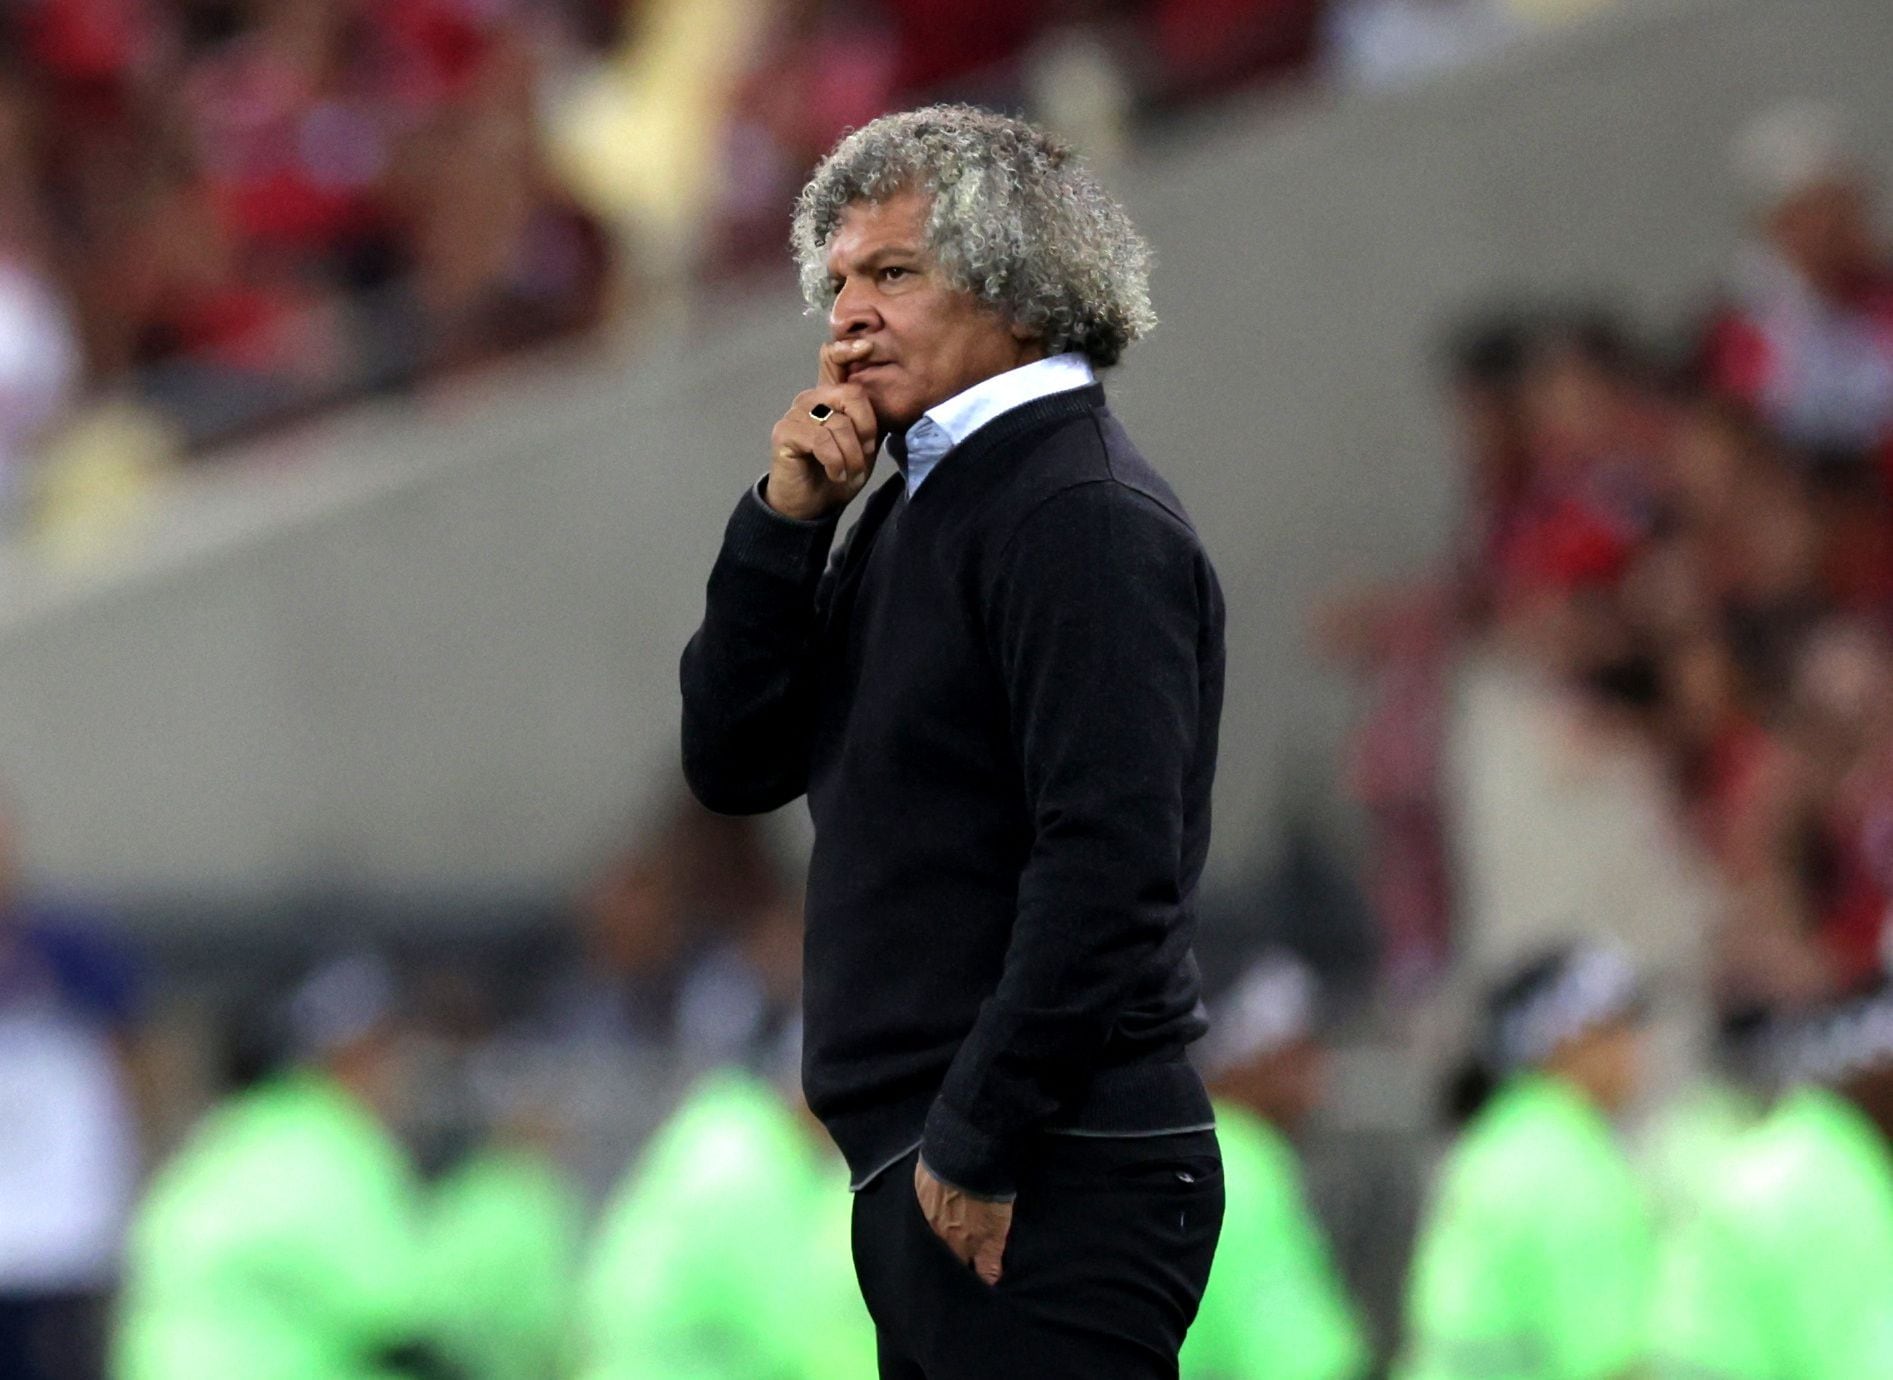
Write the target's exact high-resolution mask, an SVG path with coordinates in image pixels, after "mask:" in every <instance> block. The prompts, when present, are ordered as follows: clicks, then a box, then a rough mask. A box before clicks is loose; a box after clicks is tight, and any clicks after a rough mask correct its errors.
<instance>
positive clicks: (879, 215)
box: [828, 192, 932, 272]
mask: <svg viewBox="0 0 1893 1380" xmlns="http://www.w3.org/2000/svg"><path fill="white" fill-rule="evenodd" d="M931 209H932V199H931V198H929V197H928V196H926V195H925V194H924V193H922V192H896V193H895V194H894V195H893V196H890V197H888V198H887V199H886V200H883V201H853V202H850V203H848V205H847V206H845V207H843V208H842V212H841V215H840V216H839V217H838V218H837V220H836V222H835V233H834V235H833V236H831V237H830V238H829V241H828V268H829V271H830V272H835V271H837V270H839V269H841V268H844V267H847V266H849V265H852V264H857V263H860V262H861V261H863V260H865V259H868V258H871V257H872V256H873V255H875V254H877V253H883V252H888V251H892V250H896V249H905V250H923V249H925V248H926V245H927V213H928V212H929V211H930V210H931Z"/></svg>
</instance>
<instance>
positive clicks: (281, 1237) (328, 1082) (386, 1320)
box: [112, 956, 451, 1380]
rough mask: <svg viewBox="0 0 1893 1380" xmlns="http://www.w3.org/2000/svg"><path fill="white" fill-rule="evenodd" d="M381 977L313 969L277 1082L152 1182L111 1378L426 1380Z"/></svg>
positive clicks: (390, 988)
mask: <svg viewBox="0 0 1893 1380" xmlns="http://www.w3.org/2000/svg"><path fill="white" fill-rule="evenodd" d="M400 1010H401V994H400V991H399V988H398V986H397V983H396V980H395V977H394V974H393V972H392V971H391V969H390V968H389V967H388V966H387V965H386V964H385V963H384V962H382V961H381V960H379V959H376V958H373V957H369V956H356V957H349V958H342V959H337V960H334V961H333V962H331V963H328V964H326V965H324V966H322V967H320V968H318V969H317V970H316V971H315V972H314V973H313V974H312V975H311V976H309V977H308V978H307V979H306V980H305V981H304V982H303V983H302V984H301V985H300V986H299V987H298V988H297V989H296V991H295V992H294V994H293V995H292V996H291V997H290V999H289V1001H288V1003H287V1006H286V1008H285V1009H284V1010H283V1011H282V1013H281V1019H282V1025H281V1034H282V1037H283V1041H284V1051H283V1052H284V1056H285V1058H284V1066H283V1069H282V1071H281V1072H280V1073H277V1074H274V1075H271V1076H269V1077H267V1078H265V1079H264V1081H263V1082H261V1083H259V1084H257V1085H256V1086H254V1087H252V1088H249V1089H246V1090H244V1091H240V1092H238V1093H236V1094H234V1095H233V1096H232V1097H231V1098H230V1099H229V1100H228V1101H227V1102H226V1103H225V1104H224V1105H223V1106H221V1107H219V1108H217V1109H216V1110H214V1111H213V1112H212V1113H211V1114H210V1116H209V1117H208V1118H207V1119H206V1120H205V1121H204V1123H203V1124H202V1125H201V1126H200V1127H199V1128H198V1129H197V1130H196V1132H195V1133H193V1135H192V1137H191V1139H190V1140H189V1141H188V1142H187V1143H186V1144H185V1146H184V1147H183V1148H182V1149H181V1150H180V1151H179V1152H178V1153H177V1155H176V1156H175V1157H174V1158H172V1160H171V1161H170V1162H169V1163H168V1164H166V1165H165V1166H164V1167H163V1168H162V1169H160V1170H159V1172H158V1174H157V1177H156V1178H155V1179H154V1181H153V1183H152V1185H151V1188H150V1189H149V1191H148V1193H147V1196H146V1198H145V1200H144V1202H143V1203H142V1204H141V1205H140V1207H139V1210H138V1217H137V1222H136V1224H135V1226H134V1228H133V1232H132V1239H131V1244H130V1247H129V1251H128V1255H127V1270H126V1273H127V1278H126V1284H125V1297H124V1300H123V1302H122V1304H121V1317H120V1320H119V1326H118V1335H117V1339H116V1344H115V1348H114V1361H113V1367H112V1370H113V1374H114V1375H117V1376H122V1377H124V1380H170V1378H171V1377H178V1378H179V1380H182V1377H184V1376H205V1375H280V1376H284V1377H299V1376H307V1377H309V1378H310V1380H315V1377H317V1376H320V1377H324V1380H358V1378H359V1380H395V1377H435V1376H442V1375H447V1374H450V1373H451V1372H449V1371H447V1370H445V1369H443V1362H442V1361H441V1359H440V1354H439V1350H438V1346H437V1344H436V1342H435V1339H434V1338H433V1337H432V1336H431V1335H430V1329H429V1325H428V1319H427V1316H426V1309H425V1304H426V1298H425V1290H424V1284H423V1281H424V1271H423V1260H424V1257H423V1254H422V1249H423V1248H422V1235H421V1232H422V1215H421V1214H422V1204H421V1196H420V1183H419V1179H418V1176H417V1174H416V1170H415V1166H414V1165H413V1163H412V1161H411V1159H410V1157H409V1155H408V1153H407V1151H406V1149H405V1147H404V1146H403V1145H402V1144H401V1143H400V1141H399V1140H397V1138H396V1136H395V1133H394V1130H393V1123H394V1122H395V1121H396V1119H397V1118H398V1117H399V1115H400V1112H401V1109H402V1107H403V1106H404V1105H405V1102H406V1099H407V1098H408V1096H409V1095H410V1092H411V1089H410V1088H409V1087H408V1086H407V1085H406V1083H405V1076H406V1072H407V1068H408V1064H407V1059H406V1053H407V1051H406V1050H405V1049H404V1047H403V1031H402V1023H401V1017H400Z"/></svg>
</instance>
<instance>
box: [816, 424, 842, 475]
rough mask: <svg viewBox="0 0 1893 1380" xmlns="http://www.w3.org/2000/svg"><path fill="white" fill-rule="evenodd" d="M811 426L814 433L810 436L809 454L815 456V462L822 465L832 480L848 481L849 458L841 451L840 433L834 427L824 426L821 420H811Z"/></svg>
mask: <svg viewBox="0 0 1893 1380" xmlns="http://www.w3.org/2000/svg"><path fill="white" fill-rule="evenodd" d="M809 426H810V427H811V428H813V430H814V435H812V436H810V437H809V442H808V450H809V454H810V455H811V456H813V457H814V459H815V463H816V464H818V465H820V466H821V467H822V470H823V472H825V473H826V474H827V475H828V477H829V479H830V480H832V481H833V482H834V483H836V484H845V483H847V482H848V458H847V456H845V455H843V454H842V453H841V439H840V436H839V434H838V433H837V432H836V431H835V430H834V429H833V428H830V427H825V426H822V425H821V424H820V423H819V422H810V423H809Z"/></svg>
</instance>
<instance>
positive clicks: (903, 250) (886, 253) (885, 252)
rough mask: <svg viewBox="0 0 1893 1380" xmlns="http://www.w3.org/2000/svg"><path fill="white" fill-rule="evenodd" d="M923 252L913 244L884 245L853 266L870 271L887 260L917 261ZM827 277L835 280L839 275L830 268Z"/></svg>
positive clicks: (864, 256)
mask: <svg viewBox="0 0 1893 1380" xmlns="http://www.w3.org/2000/svg"><path fill="white" fill-rule="evenodd" d="M925 252H926V251H925V250H924V249H922V248H921V247H920V246H919V245H914V244H884V245H882V246H880V247H879V248H878V249H874V250H872V251H870V252H869V253H867V254H865V255H863V256H862V257H861V258H860V259H858V260H856V261H855V265H854V266H855V268H857V269H860V270H865V271H872V270H874V269H876V268H879V267H880V266H881V265H882V264H884V263H886V262H887V261H888V260H889V259H918V258H919V257H920V256H921V255H922V254H924V253H925ZM828 276H829V277H830V278H835V277H839V276H840V274H839V273H838V272H837V271H836V270H835V268H834V267H833V266H831V267H830V268H829V270H828Z"/></svg>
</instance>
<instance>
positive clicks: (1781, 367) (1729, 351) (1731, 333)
mask: <svg viewBox="0 0 1893 1380" xmlns="http://www.w3.org/2000/svg"><path fill="white" fill-rule="evenodd" d="M1850 139H1851V135H1850V132H1849V130H1848V128H1847V121H1846V117H1845V115H1843V114H1842V112H1841V111H1839V110H1838V109H1835V108H1834V107H1832V106H1829V105H1824V104H1818V103H1815V102H1797V103H1794V104H1789V105H1784V106H1780V107H1778V108H1776V109H1773V110H1770V111H1767V112H1765V113H1763V114H1761V115H1758V116H1756V118H1755V120H1754V121H1753V122H1752V123H1751V124H1750V125H1749V126H1748V127H1747V128H1746V129H1744V130H1743V131H1742V133H1741V136H1740V137H1739V139H1738V140H1737V141H1736V144H1735V148H1734V151H1733V157H1734V164H1735V171H1736V174H1737V176H1738V177H1739V178H1740V180H1741V183H1742V186H1743V190H1744V191H1745V192H1746V194H1747V196H1748V200H1749V205H1750V207H1751V214H1752V216H1753V227H1754V236H1755V237H1754V241H1753V243H1751V244H1750V245H1749V246H1748V247H1747V249H1746V250H1745V251H1744V254H1743V256H1742V258H1741V259H1740V261H1739V262H1738V264H1737V267H1736V270H1735V273H1734V275H1733V282H1732V284H1731V301H1730V304H1729V306H1728V308H1727V310H1726V312H1725V314H1724V315H1723V316H1722V317H1721V318H1720V319H1719V320H1718V321H1717V322H1716V323H1715V325H1714V327H1713V329H1712V332H1711V334H1710V337H1709V340H1708V350H1709V357H1708V368H1709V371H1710V376H1711V378H1712V379H1713V380H1714V382H1715V383H1716V385H1717V386H1718V387H1720V388H1722V389H1723V390H1725V391H1726V392H1728V393H1729V394H1730V395H1731V396H1732V397H1735V398H1739V399H1741V400H1742V401H1743V402H1745V403H1747V404H1748V405H1750V406H1751V407H1753V408H1755V409H1756V411H1757V412H1758V413H1760V415H1762V416H1764V417H1765V418H1767V420H1768V422H1769V423H1770V425H1772V426H1774V427H1775V428H1776V429H1777V430H1779V431H1780V432H1781V434H1782V436H1783V437H1784V438H1786V439H1787V440H1788V441H1789V442H1790V443H1791V444H1793V445H1795V446H1796V447H1799V448H1800V449H1801V450H1802V451H1803V452H1804V453H1806V454H1807V455H1808V456H1809V457H1810V458H1813V459H1826V460H1827V462H1828V463H1830V464H1841V465H1844V464H1853V465H1858V466H1861V467H1865V468H1867V469H1868V470H1869V471H1870V472H1871V473H1873V474H1874V476H1875V479H1876V482H1877V483H1879V484H1880V485H1881V486H1884V484H1885V482H1886V478H1887V474H1888V470H1887V466H1888V459H1887V457H1888V455H1889V453H1893V452H1889V450H1888V447H1889V446H1893V278H1889V276H1888V272H1887V261H1886V258H1885V250H1884V248H1883V246H1882V245H1881V244H1880V243H1879V241H1878V239H1877V237H1876V233H1875V227H1874V224H1873V218H1872V212H1873V194H1872V189H1871V188H1870V187H1869V185H1868V183H1867V179H1866V176H1865V174H1864V173H1863V172H1862V170H1861V167H1860V164H1859V162H1858V159H1857V156H1856V154H1855V153H1854V151H1853V149H1852V147H1851V143H1850Z"/></svg>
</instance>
